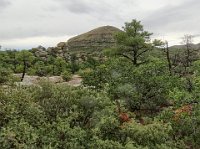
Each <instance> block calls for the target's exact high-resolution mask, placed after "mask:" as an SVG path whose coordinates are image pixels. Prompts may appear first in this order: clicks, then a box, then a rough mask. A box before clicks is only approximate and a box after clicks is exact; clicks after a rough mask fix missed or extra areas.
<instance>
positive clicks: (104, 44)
mask: <svg viewBox="0 0 200 149" xmlns="http://www.w3.org/2000/svg"><path fill="white" fill-rule="evenodd" d="M120 31H121V30H120V29H118V28H116V27H113V26H102V27H99V28H96V29H93V30H91V31H89V32H87V33H84V34H81V35H78V36H76V37H73V38H71V39H69V40H68V41H67V42H60V43H58V44H57V46H56V47H49V48H47V49H46V48H44V47H42V46H38V47H37V48H33V49H32V50H31V51H32V52H33V53H34V55H35V56H36V57H39V58H42V59H44V60H46V59H47V57H48V56H50V55H51V56H54V57H65V58H67V57H69V54H70V53H73V52H77V51H78V52H77V54H78V55H79V56H80V57H81V56H84V54H85V53H87V52H88V51H90V52H91V51H92V52H96V51H101V50H103V49H105V48H110V47H114V46H115V45H116V41H115V39H114V36H115V34H116V33H117V32H120ZM79 56H78V57H79Z"/></svg>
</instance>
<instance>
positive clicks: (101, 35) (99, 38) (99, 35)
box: [67, 26, 121, 51]
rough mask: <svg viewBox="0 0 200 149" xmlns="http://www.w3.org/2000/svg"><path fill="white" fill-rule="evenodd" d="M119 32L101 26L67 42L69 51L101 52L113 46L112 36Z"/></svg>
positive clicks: (115, 29) (114, 42) (110, 27)
mask: <svg viewBox="0 0 200 149" xmlns="http://www.w3.org/2000/svg"><path fill="white" fill-rule="evenodd" d="M120 31H121V30H120V29H118V28H116V27H113V26H103V27H99V28H96V29H94V30H91V31H89V32H87V33H84V34H81V35H78V36H76V37H73V38H71V39H69V40H68V42H67V47H68V50H69V51H76V50H102V49H105V48H110V47H113V46H115V44H116V41H115V40H114V35H115V34H116V33H117V32H120Z"/></svg>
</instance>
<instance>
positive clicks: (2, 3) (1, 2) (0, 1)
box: [0, 0, 10, 11]
mask: <svg viewBox="0 0 200 149" xmlns="http://www.w3.org/2000/svg"><path fill="white" fill-rule="evenodd" d="M9 5H10V1H8V0H0V11H1V10H2V9H4V8H6V7H7V6H9Z"/></svg>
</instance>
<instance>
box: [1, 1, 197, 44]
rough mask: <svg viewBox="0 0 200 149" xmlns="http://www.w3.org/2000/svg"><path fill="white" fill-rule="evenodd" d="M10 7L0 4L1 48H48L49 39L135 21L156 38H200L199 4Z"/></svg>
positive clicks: (14, 3)
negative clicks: (188, 36) (2, 45)
mask: <svg viewBox="0 0 200 149" xmlns="http://www.w3.org/2000/svg"><path fill="white" fill-rule="evenodd" d="M9 4H10V3H9V0H0V11H1V10H2V9H3V8H6V9H4V10H3V12H2V13H0V20H1V28H0V44H1V43H4V44H5V45H6V46H7V47H9V45H12V47H14V46H15V45H16V46H17V47H19V46H20V45H21V44H22V43H23V44H25V45H26V46H28V45H30V47H31V46H33V45H34V44H36V41H34V42H32V44H31V43H29V42H31V39H33V40H35V39H37V41H40V40H39V39H41V42H42V41H43V42H42V43H46V45H47V44H49V43H50V41H47V40H48V39H51V40H54V39H55V40H56V42H59V41H61V39H62V40H63V41H66V40H67V39H66V37H69V36H73V35H77V34H81V33H84V32H86V31H88V30H91V29H93V28H96V27H99V26H102V25H113V26H116V27H119V28H121V26H123V25H124V22H126V21H128V22H129V21H131V20H132V19H134V18H136V19H138V20H142V23H143V24H144V27H145V29H147V30H149V31H151V32H153V33H154V36H155V37H158V36H162V35H167V36H169V37H170V38H171V37H173V38H177V39H179V37H181V36H182V35H184V34H185V33H186V32H187V33H192V34H200V32H199V26H200V17H198V15H199V14H200V9H199V8H200V2H199V1H198V0H176V1H174V0H134V1H133V0H126V1H124V0H13V1H12V5H9ZM8 6H10V7H8ZM44 37H45V38H44ZM27 39H29V40H27ZM11 41H12V44H11ZM25 42H26V43H25ZM53 43H55V41H54V42H53ZM36 46H37V45H36ZM20 47H21V46H20Z"/></svg>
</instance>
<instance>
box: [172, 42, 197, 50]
mask: <svg viewBox="0 0 200 149" xmlns="http://www.w3.org/2000/svg"><path fill="white" fill-rule="evenodd" d="M170 48H171V49H184V48H186V46H185V45H173V46H171V47H170ZM192 48H193V49H200V43H198V44H192Z"/></svg>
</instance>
